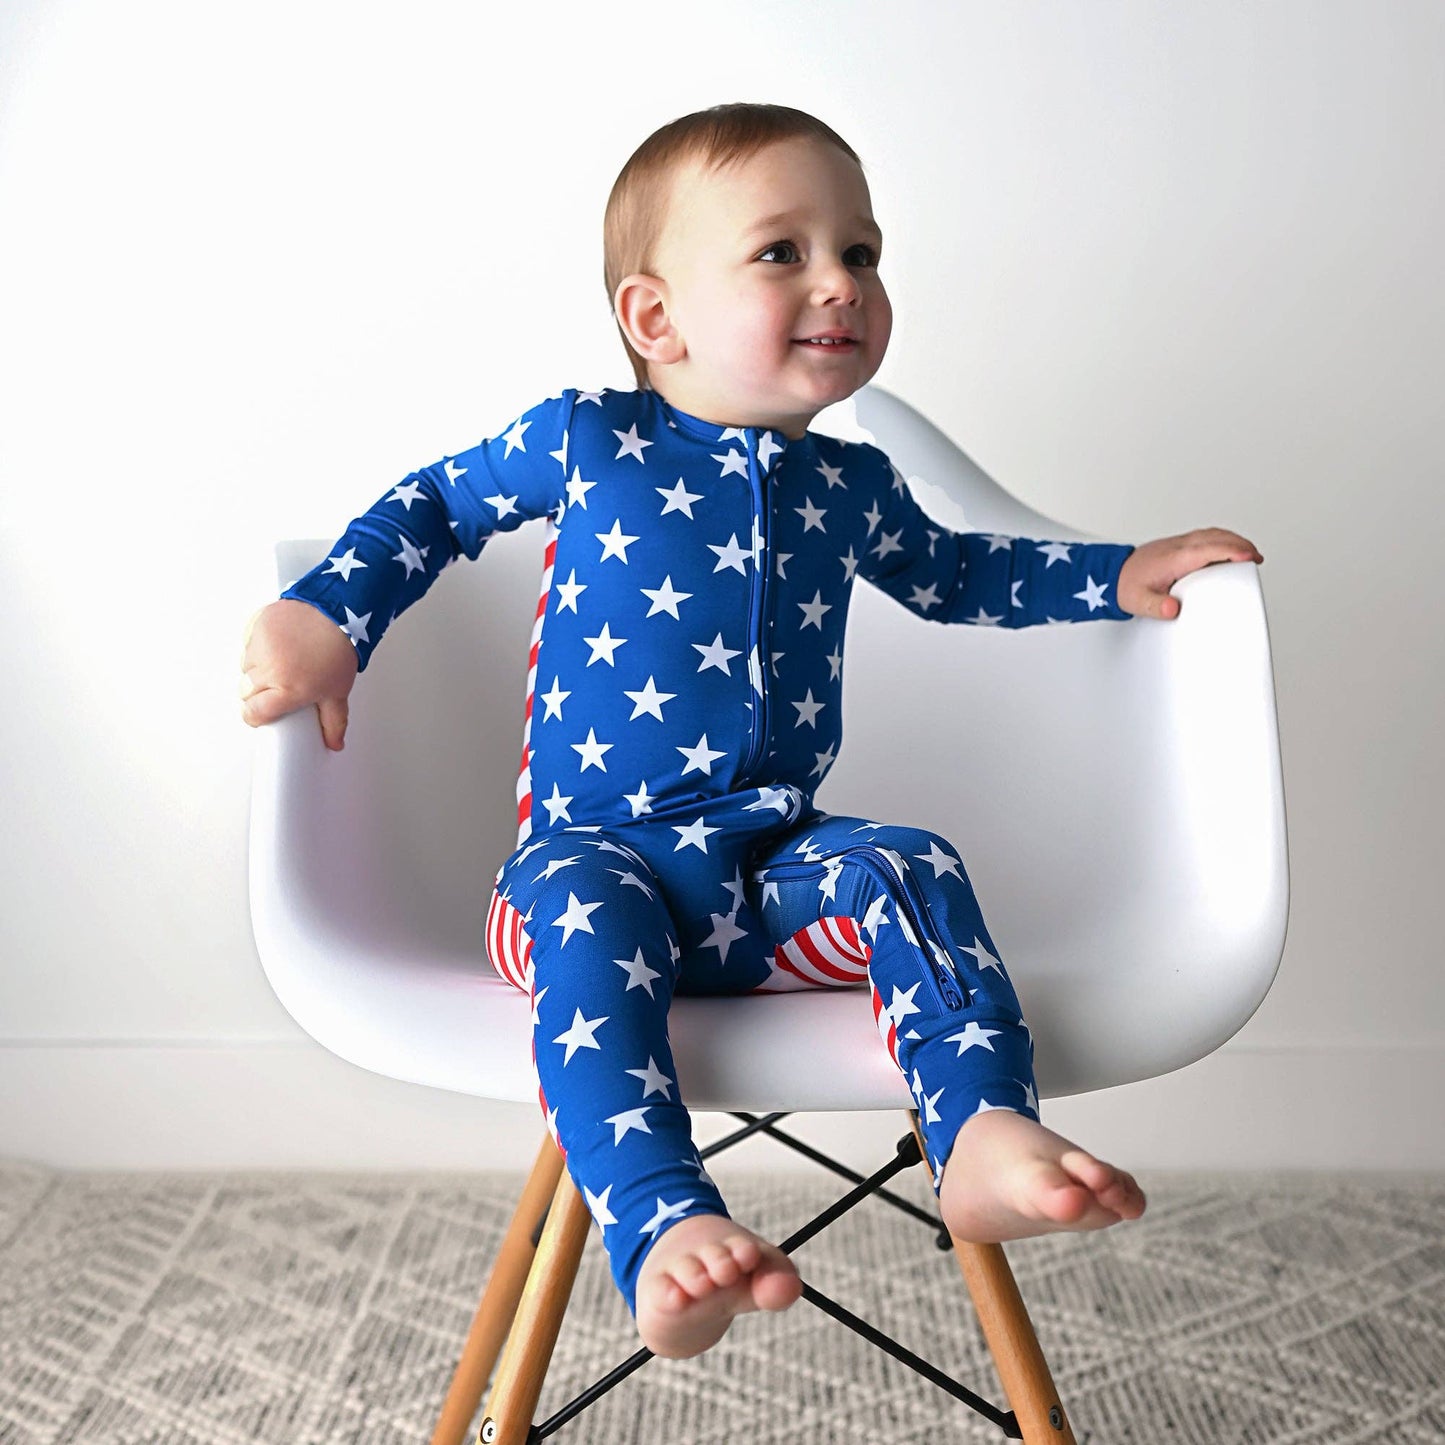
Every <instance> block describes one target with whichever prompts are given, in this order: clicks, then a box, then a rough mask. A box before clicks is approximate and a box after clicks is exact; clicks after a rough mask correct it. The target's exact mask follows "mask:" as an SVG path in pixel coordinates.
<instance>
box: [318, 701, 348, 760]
mask: <svg viewBox="0 0 1445 1445" xmlns="http://www.w3.org/2000/svg"><path fill="white" fill-rule="evenodd" d="M316 714H317V716H318V717H319V718H320V719H321V739H322V741H323V742H324V743H325V744H326V746H327V747H328V748H330V749H331V751H332V752H334V753H339V752H340V751H341V750H342V748H343V747H345V746H346V743H345V738H346V718H347V703H346V699H345V698H344V697H328V698H323V699H322V700H321V701H320V702H318V703H317V704H316Z"/></svg>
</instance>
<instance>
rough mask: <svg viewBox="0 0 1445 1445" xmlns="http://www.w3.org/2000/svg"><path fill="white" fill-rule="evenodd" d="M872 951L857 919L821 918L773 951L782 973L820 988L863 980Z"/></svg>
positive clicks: (801, 929)
mask: <svg viewBox="0 0 1445 1445" xmlns="http://www.w3.org/2000/svg"><path fill="white" fill-rule="evenodd" d="M872 955H873V950H872V949H871V948H870V947H869V946H868V945H867V944H866V943H864V942H863V940H862V938H861V937H860V936H859V933H858V920H857V919H856V918H820V919H818V920H817V921H816V922H815V923H810V924H809V925H808V926H807V927H806V928H800V929H799V930H798V931H797V932H796V933H795V934H794V935H793V936H792V937H791V938H790V939H788V941H787V942H786V943H780V944H778V946H777V947H776V948H775V949H774V950H773V961H774V962H775V963H776V964H777V966H778V967H779V968H780V969H781V970H782V971H783V972H784V973H790V974H793V975H794V976H795V977H797V978H800V979H802V980H803V982H804V983H807V984H812V985H815V986H816V987H819V988H839V987H843V986H846V985H848V984H853V983H864V982H866V981H867V978H868V960H869V958H871V957H872Z"/></svg>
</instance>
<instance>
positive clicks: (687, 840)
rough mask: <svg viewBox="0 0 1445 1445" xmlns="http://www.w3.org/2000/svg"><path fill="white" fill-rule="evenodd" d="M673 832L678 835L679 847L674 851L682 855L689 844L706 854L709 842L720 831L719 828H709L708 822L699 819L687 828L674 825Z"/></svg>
mask: <svg viewBox="0 0 1445 1445" xmlns="http://www.w3.org/2000/svg"><path fill="white" fill-rule="evenodd" d="M672 831H673V832H674V833H676V834H677V835H678V842H677V847H676V848H674V849H673V850H672V851H673V852H674V853H680V852H681V851H682V850H683V849H684V848H686V847H687V846H688V845H689V844H691V845H692V846H693V847H694V848H698V849H700V850H701V851H702V852H704V853H706V852H707V840H708V839H709V838H710V837H712V835H713V834H714V833H716V832H719V831H720V830H719V829H717V828H709V827H708V826H707V822H706V820H705V819H703V818H699V819H698V820H697V822H695V823H689V824H688V825H687V827H685V828H679V827H678V826H677V825H676V824H674V825H673V829H672Z"/></svg>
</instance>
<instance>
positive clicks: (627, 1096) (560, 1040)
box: [497, 831, 728, 1314]
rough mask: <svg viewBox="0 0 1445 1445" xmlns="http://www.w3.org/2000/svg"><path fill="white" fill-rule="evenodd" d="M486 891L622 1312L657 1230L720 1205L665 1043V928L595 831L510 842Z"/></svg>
mask: <svg viewBox="0 0 1445 1445" xmlns="http://www.w3.org/2000/svg"><path fill="white" fill-rule="evenodd" d="M497 891H498V893H499V894H500V896H501V897H502V898H503V899H504V900H505V901H506V903H507V904H508V905H510V907H511V908H515V909H516V910H517V912H518V913H519V914H520V915H521V930H522V932H523V935H524V940H525V942H524V953H526V954H529V958H528V963H527V977H528V981H529V983H530V988H531V995H532V1005H533V1007H532V1019H533V1043H532V1056H533V1062H534V1065H535V1068H536V1074H537V1081H538V1093H539V1098H540V1101H541V1104H542V1109H543V1112H544V1114H545V1115H546V1118H547V1127H548V1129H549V1130H550V1131H551V1133H552V1137H553V1138H554V1139H555V1140H556V1141H557V1143H558V1146H559V1147H560V1148H561V1149H562V1150H563V1153H564V1155H565V1157H566V1161H567V1169H568V1172H569V1173H570V1174H571V1176H572V1179H573V1181H574V1182H575V1183H576V1185H577V1187H578V1189H579V1190H580V1191H582V1196H583V1198H584V1199H585V1200H586V1201H587V1205H588V1207H589V1209H590V1210H591V1211H592V1217H593V1218H594V1219H595V1220H596V1221H597V1224H598V1226H599V1227H600V1228H601V1230H602V1240H603V1244H604V1245H605V1247H606V1249H607V1255H608V1261H609V1263H610V1265H611V1269H612V1277H613V1279H614V1280H615V1281H616V1282H617V1286H618V1288H619V1289H620V1290H621V1292H622V1295H623V1297H624V1299H626V1301H627V1307H628V1309H629V1310H631V1311H632V1312H633V1313H634V1314H635V1313H636V1308H637V1277H638V1274H639V1273H640V1271H641V1268H642V1263H643V1260H644V1259H645V1258H646V1256H647V1252H648V1250H650V1249H651V1247H652V1245H653V1244H654V1243H655V1242H656V1239H657V1238H658V1236H659V1235H660V1234H661V1233H662V1231H663V1230H664V1229H665V1228H667V1227H668V1226H670V1225H672V1224H675V1223H677V1222H678V1221H679V1220H682V1219H685V1218H687V1217H689V1216H690V1215H694V1214H720V1215H724V1216H726V1215H727V1213H728V1211H727V1208H726V1206H725V1205H724V1203H723V1200H722V1196H721V1194H719V1192H718V1190H717V1187H716V1185H715V1184H714V1183H713V1181H712V1180H711V1179H710V1178H709V1176H708V1174H707V1171H706V1170H705V1169H704V1168H703V1164H702V1160H701V1159H700V1158H699V1156H698V1152H697V1148H696V1146H695V1145H694V1143H693V1140H692V1130H691V1120H690V1118H689V1115H688V1112H687V1109H686V1108H685V1107H684V1105H683V1102H682V1100H681V1099H680V1097H679V1095H678V1089H677V1083H676V1069H675V1068H674V1066H673V1060H672V1051H671V1049H670V1047H669V1045H668V1038H667V1011H668V1006H669V1005H670V1003H671V1001H672V997H673V991H674V987H675V984H676V980H677V959H678V957H679V949H678V944H677V931H676V929H675V927H674V924H673V920H672V918H671V915H670V914H669V912H668V910H667V908H666V906H665V905H664V903H663V901H662V898H661V895H660V892H659V889H658V885H657V879H656V877H655V876H654V874H653V872H652V870H651V869H650V868H649V867H648V866H647V864H646V863H645V862H644V861H643V859H642V857H641V855H640V854H639V853H637V852H636V851H634V850H633V849H631V848H629V847H627V846H626V845H625V844H622V843H620V842H618V841H614V840H612V839H609V838H608V837H606V836H604V835H603V834H601V833H600V832H597V831H592V832H588V833H585V834H581V833H575V832H566V831H564V832H560V833H552V834H549V835H548V836H547V837H545V838H544V839H542V840H540V841H538V842H536V843H533V844H530V845H528V846H527V847H526V848H523V849H520V850H519V851H518V852H517V853H514V854H513V855H512V857H511V858H509V859H508V860H507V862H506V864H504V865H503V867H502V871H501V873H500V874H499V875H498V880H497Z"/></svg>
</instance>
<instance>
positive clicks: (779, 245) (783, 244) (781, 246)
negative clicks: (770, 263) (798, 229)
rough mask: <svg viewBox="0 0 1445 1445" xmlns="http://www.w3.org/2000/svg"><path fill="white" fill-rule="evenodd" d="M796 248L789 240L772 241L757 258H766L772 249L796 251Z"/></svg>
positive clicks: (761, 259)
mask: <svg viewBox="0 0 1445 1445" xmlns="http://www.w3.org/2000/svg"><path fill="white" fill-rule="evenodd" d="M797 249H798V248H797V247H796V246H795V245H793V243H792V242H791V241H774V242H773V244H772V245H771V246H769V247H768V249H767V250H766V251H764V252H763V254H762V255H761V256H759V257H758V260H759V261H763V260H766V259H767V258H768V257H769V256H770V255H771V254H772V253H773V252H774V251H792V252H794V253H796V252H797Z"/></svg>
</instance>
